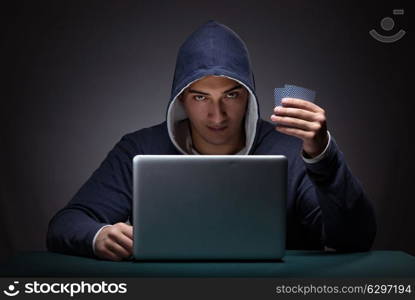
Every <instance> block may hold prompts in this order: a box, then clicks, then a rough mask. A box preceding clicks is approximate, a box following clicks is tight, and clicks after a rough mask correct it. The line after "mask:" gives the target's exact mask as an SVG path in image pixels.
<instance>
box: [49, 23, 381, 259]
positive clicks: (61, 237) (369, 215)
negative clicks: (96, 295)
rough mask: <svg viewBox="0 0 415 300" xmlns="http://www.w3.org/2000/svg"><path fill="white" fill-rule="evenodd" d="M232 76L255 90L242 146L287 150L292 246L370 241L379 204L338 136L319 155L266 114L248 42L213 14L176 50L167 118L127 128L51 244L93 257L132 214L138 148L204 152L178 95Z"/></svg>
mask: <svg viewBox="0 0 415 300" xmlns="http://www.w3.org/2000/svg"><path fill="white" fill-rule="evenodd" d="M208 75H216V76H226V77H228V78H230V79H232V80H235V81H237V82H239V83H240V84H242V85H243V86H244V87H245V88H246V89H247V90H248V92H249V100H248V105H247V110H246V115H245V126H244V129H245V136H246V139H245V141H246V144H245V147H243V149H241V151H240V152H238V153H237V154H246V155H285V156H286V157H287V160H288V172H287V218H286V219H287V234H286V236H287V241H286V245H287V249H324V247H329V248H333V249H336V250H337V251H363V250H368V249H370V247H371V245H372V243H373V240H374V237H375V233H376V221H375V215H374V210H373V207H372V204H371V203H370V201H369V200H368V199H367V197H366V195H365V193H364V191H363V188H362V186H361V184H360V182H359V181H358V180H357V179H356V178H355V177H354V176H353V175H352V173H351V171H350V169H349V167H348V166H347V164H346V162H345V159H344V156H343V154H342V152H341V151H340V150H339V148H338V146H337V144H336V142H335V139H334V138H330V141H329V144H328V145H327V147H326V149H325V151H324V155H322V156H321V158H320V159H319V160H318V161H310V160H307V159H305V158H304V157H302V154H301V153H302V142H301V140H299V139H297V138H295V137H292V136H288V135H284V134H282V133H280V132H278V131H276V130H275V128H274V127H275V125H273V124H271V123H269V122H267V121H264V120H262V119H261V118H260V117H259V109H258V100H257V97H256V93H255V81H254V74H253V72H252V68H251V63H250V58H249V54H248V50H247V47H246V46H245V44H244V42H243V41H242V40H241V39H240V37H239V36H238V35H237V34H236V33H235V32H233V31H232V30H231V29H229V28H228V27H226V26H224V25H223V24H219V23H217V22H215V21H209V22H207V23H205V24H203V25H202V26H201V27H199V28H198V29H197V30H196V31H195V32H193V33H192V34H191V35H190V36H189V37H188V38H187V39H186V40H185V42H184V43H183V44H182V46H181V47H180V49H179V52H178V56H177V63H176V67H175V72H174V78H173V84H172V90H171V96H170V100H169V103H168V106H167V113H166V121H165V122H163V123H161V124H158V125H155V126H152V127H149V128H143V129H141V130H137V131H135V132H132V133H129V134H126V135H124V136H123V137H122V138H121V140H120V141H119V142H118V143H117V144H116V145H115V146H114V148H113V149H112V150H111V151H110V152H109V153H108V155H107V156H106V158H105V159H104V161H103V162H102V163H101V165H100V166H99V167H98V168H97V169H96V170H95V171H94V173H93V174H92V175H91V176H90V178H89V179H88V180H87V181H86V182H85V183H84V184H83V185H82V187H81V188H80V189H79V191H78V192H77V193H76V194H75V195H74V197H73V198H72V199H71V200H70V201H69V203H68V204H67V205H66V206H65V207H64V208H62V209H61V210H59V211H58V212H57V213H56V214H55V216H54V217H53V218H52V219H51V221H50V222H49V227H48V233H47V241H46V242H47V248H48V249H49V250H50V251H56V252H60V253H66V254H72V255H83V256H90V257H94V256H95V254H94V241H95V237H96V235H97V233H98V232H99V230H100V229H102V228H103V226H106V225H111V224H115V223H117V222H126V221H127V220H129V219H130V220H132V219H133V218H132V213H133V212H132V196H133V195H132V159H133V157H134V156H135V155H138V154H141V155H146V154H152V155H177V154H183V155H189V154H197V152H196V151H195V149H193V147H192V141H191V135H190V132H189V124H188V121H187V116H186V113H185V111H184V109H183V107H182V105H181V102H180V101H178V96H179V95H180V94H181V93H182V92H183V90H184V89H186V87H188V86H189V85H190V84H192V83H193V82H195V81H196V80H198V79H201V78H202V77H204V76H208Z"/></svg>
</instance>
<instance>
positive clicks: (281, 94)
mask: <svg viewBox="0 0 415 300" xmlns="http://www.w3.org/2000/svg"><path fill="white" fill-rule="evenodd" d="M315 97H316V92H315V91H313V90H310V89H306V88H303V87H300V86H296V85H290V84H285V85H284V87H283V88H276V89H274V100H275V106H279V105H281V100H282V98H298V99H302V100H306V101H310V102H314V99H315Z"/></svg>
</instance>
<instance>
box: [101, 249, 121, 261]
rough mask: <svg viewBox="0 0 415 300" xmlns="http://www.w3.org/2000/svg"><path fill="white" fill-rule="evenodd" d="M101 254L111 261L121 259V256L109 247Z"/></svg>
mask: <svg viewBox="0 0 415 300" xmlns="http://www.w3.org/2000/svg"><path fill="white" fill-rule="evenodd" d="M103 254H104V256H103V257H104V258H106V259H110V260H113V261H120V260H122V259H123V258H122V257H121V256H119V255H117V254H116V253H114V252H112V251H111V250H109V249H107V250H106V251H105V252H104V253H103Z"/></svg>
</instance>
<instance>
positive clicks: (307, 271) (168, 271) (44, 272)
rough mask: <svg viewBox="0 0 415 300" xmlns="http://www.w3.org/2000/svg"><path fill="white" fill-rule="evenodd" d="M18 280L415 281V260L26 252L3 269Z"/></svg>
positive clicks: (390, 254) (377, 255)
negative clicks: (135, 257) (113, 257)
mask: <svg viewBox="0 0 415 300" xmlns="http://www.w3.org/2000/svg"><path fill="white" fill-rule="evenodd" d="M0 276H2V277H13V276H17V277H20V276H25V277H56V276H58V277H282V278H289V277H296V278H299V277H303V278H304V277H305V278H307V277H308V278H311V277H313V278H315V277H320V278H323V277H324V278H340V277H342V278H345V277H352V278H355V277H359V278H381V277H383V278H408V277H415V256H411V255H409V254H407V253H405V252H401V251H370V252H358V253H327V252H320V251H298V250H288V251H287V252H286V255H285V256H284V258H283V259H282V261H163V262H162V261H148V262H134V261H122V262H111V261H103V260H98V259H91V258H85V257H78V256H70V255H62V254H57V253H51V252H22V253H19V254H16V255H15V256H13V257H11V259H9V261H8V262H6V264H3V265H2V266H0Z"/></svg>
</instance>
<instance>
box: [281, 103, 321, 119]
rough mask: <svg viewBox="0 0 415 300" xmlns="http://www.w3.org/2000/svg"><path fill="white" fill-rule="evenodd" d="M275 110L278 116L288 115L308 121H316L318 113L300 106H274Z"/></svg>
mask: <svg viewBox="0 0 415 300" xmlns="http://www.w3.org/2000/svg"><path fill="white" fill-rule="evenodd" d="M274 112H275V114H276V115H278V116H288V117H295V118H298V119H302V120H306V121H316V113H314V112H311V111H308V110H304V109H300V108H292V107H283V106H277V107H275V108H274Z"/></svg>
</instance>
